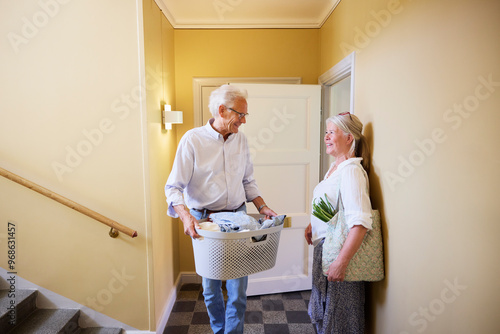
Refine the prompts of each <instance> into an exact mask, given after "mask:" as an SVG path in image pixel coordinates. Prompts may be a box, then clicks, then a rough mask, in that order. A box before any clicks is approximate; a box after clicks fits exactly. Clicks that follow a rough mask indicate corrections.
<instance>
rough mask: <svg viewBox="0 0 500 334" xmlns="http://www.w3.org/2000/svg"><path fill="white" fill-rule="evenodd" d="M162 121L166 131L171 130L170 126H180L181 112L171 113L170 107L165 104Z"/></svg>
mask: <svg viewBox="0 0 500 334" xmlns="http://www.w3.org/2000/svg"><path fill="white" fill-rule="evenodd" d="M162 121H163V124H165V129H166V130H172V124H182V111H172V106H171V105H170V104H165V105H164V106H163V111H162Z"/></svg>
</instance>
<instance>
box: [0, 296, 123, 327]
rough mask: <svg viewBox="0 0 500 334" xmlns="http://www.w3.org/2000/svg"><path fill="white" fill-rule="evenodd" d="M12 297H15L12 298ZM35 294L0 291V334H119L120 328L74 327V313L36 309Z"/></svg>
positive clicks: (67, 310) (75, 325) (76, 322)
mask: <svg viewBox="0 0 500 334" xmlns="http://www.w3.org/2000/svg"><path fill="white" fill-rule="evenodd" d="M14 295H15V296H14ZM37 296H38V291H37V290H21V289H19V290H17V289H16V290H15V293H12V292H9V290H0V333H6V334H7V333H9V334H59V333H60V334H121V333H122V329H121V328H103V327H91V328H81V327H80V326H79V325H78V318H79V317H80V310H78V309H39V308H37V307H36V299H37Z"/></svg>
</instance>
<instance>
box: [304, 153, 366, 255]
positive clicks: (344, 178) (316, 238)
mask: <svg viewBox="0 0 500 334" xmlns="http://www.w3.org/2000/svg"><path fill="white" fill-rule="evenodd" d="M361 160H363V159H362V158H351V159H348V160H346V161H343V162H342V163H341V164H340V165H339V166H338V167H337V170H335V171H334V172H333V173H332V174H331V175H330V177H328V178H327V175H328V172H329V171H328V172H327V173H326V175H325V178H324V179H323V181H321V182H320V183H319V184H318V185H317V186H316V188H314V193H313V202H314V201H315V200H316V201H317V200H318V199H319V198H321V197H322V198H324V196H325V194H326V197H327V198H328V200H329V202H330V203H331V204H332V205H333V207H334V208H335V209H337V207H336V206H337V197H338V194H339V190H338V185H339V178H340V181H341V182H340V192H341V196H342V203H343V205H344V214H345V218H346V224H347V226H348V227H349V228H352V227H353V226H354V225H362V226H364V227H366V228H367V229H369V230H371V229H372V206H371V202H370V195H369V193H368V183H367V182H368V176H367V175H366V172H365V170H364V169H363V167H362V166H361ZM332 167H333V164H332V165H331V166H330V169H331V168H332ZM311 227H312V241H313V245H314V246H316V245H317V244H318V243H319V242H320V241H321V239H323V238H324V237H325V236H326V229H327V224H326V223H325V222H323V221H322V220H321V219H318V218H316V217H314V216H313V215H311Z"/></svg>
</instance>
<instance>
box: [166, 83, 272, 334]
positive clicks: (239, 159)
mask: <svg viewBox="0 0 500 334" xmlns="http://www.w3.org/2000/svg"><path fill="white" fill-rule="evenodd" d="M246 98H247V93H246V91H243V90H240V89H239V88H237V87H235V86H232V85H223V86H221V87H219V88H218V89H216V90H214V91H213V92H212V94H211V95H210V102H209V108H210V112H211V113H212V115H213V116H214V118H212V119H210V120H209V121H208V123H207V124H206V125H205V126H202V127H199V128H195V129H191V130H189V131H188V132H186V134H185V135H184V136H183V137H182V139H181V141H180V143H179V147H178V149H177V153H176V156H175V160H174V165H173V167H172V171H171V173H170V176H169V178H168V180H167V184H166V185H165V195H166V197H167V203H168V215H170V216H172V217H174V218H177V217H180V219H181V220H182V223H183V225H184V233H185V234H187V235H189V236H191V237H192V238H198V237H200V236H199V235H198V233H196V230H195V228H199V225H198V220H200V219H203V218H206V217H208V215H209V214H210V213H213V212H220V211H233V212H236V211H245V212H246V204H245V203H246V202H253V204H254V205H255V207H256V208H257V210H258V211H259V213H261V214H264V215H266V216H276V213H275V212H274V211H273V210H271V209H270V208H269V207H268V206H267V205H266V204H265V201H264V200H263V199H262V197H261V195H260V192H259V189H258V188H257V184H256V182H255V179H254V178H253V164H252V162H251V160H250V153H249V148H248V143H247V139H246V137H245V135H244V134H242V133H240V132H239V131H238V130H239V127H240V126H241V125H242V124H244V123H246V118H247V117H248V113H247V101H246ZM183 195H184V196H183ZM186 206H187V207H189V208H190V210H189V211H188V209H187V208H186ZM247 284H248V277H247V276H245V277H242V278H237V279H232V280H227V282H226V290H227V295H228V300H227V307H226V310H224V298H223V295H222V290H221V285H222V282H221V281H220V280H213V279H209V278H205V277H203V296H204V297H205V304H206V306H207V310H208V314H209V316H210V326H211V327H212V330H213V331H214V333H216V334H218V333H221V334H222V333H243V323H244V318H245V309H246V290H247Z"/></svg>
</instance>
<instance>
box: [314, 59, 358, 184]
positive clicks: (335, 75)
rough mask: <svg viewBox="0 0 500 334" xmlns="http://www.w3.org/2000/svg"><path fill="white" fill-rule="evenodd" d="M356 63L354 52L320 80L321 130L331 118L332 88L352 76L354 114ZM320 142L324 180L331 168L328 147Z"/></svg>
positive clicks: (351, 110)
mask: <svg viewBox="0 0 500 334" xmlns="http://www.w3.org/2000/svg"><path fill="white" fill-rule="evenodd" d="M355 61H356V52H352V53H351V54H349V55H347V56H346V57H345V58H344V59H342V60H341V61H339V62H338V63H337V64H335V65H334V66H333V67H332V68H330V69H329V70H328V71H326V72H325V73H323V74H322V75H321V76H320V77H319V78H318V83H319V84H320V85H321V129H325V128H326V120H327V118H328V117H329V116H330V97H331V90H332V86H333V85H335V84H336V83H337V82H339V81H341V80H343V79H345V78H347V77H349V76H351V101H350V103H349V104H350V106H349V109H350V110H349V112H350V113H351V114H354V81H355V79H354V69H355ZM320 142H321V149H320V150H321V154H320V173H319V175H320V178H321V179H323V176H324V175H325V173H326V172H327V171H328V168H330V166H328V159H327V158H326V157H325V155H324V154H323V152H326V146H325V143H324V141H323V138H320Z"/></svg>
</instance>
